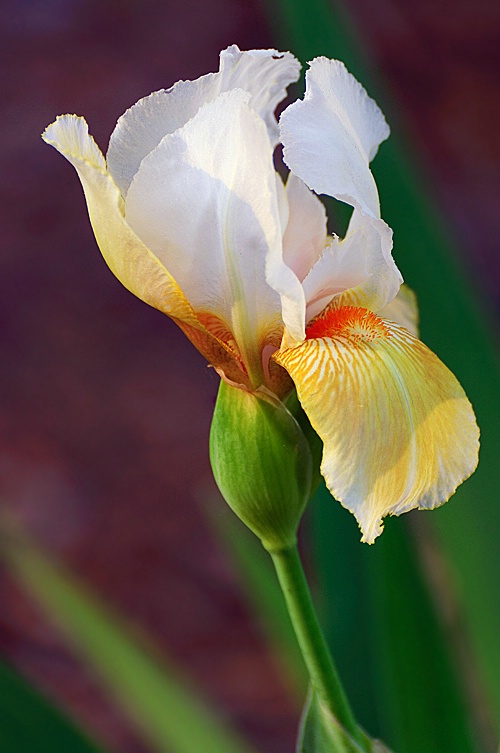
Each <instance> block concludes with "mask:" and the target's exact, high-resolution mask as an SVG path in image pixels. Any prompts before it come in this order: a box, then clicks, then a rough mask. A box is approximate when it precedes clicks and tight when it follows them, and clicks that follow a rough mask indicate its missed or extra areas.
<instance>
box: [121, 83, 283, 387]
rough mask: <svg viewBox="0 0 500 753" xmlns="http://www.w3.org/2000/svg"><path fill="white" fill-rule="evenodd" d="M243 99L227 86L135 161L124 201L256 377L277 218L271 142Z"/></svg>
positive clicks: (272, 319)
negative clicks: (227, 333)
mask: <svg viewBox="0 0 500 753" xmlns="http://www.w3.org/2000/svg"><path fill="white" fill-rule="evenodd" d="M249 98H250V95H249V94H248V92H244V91H243V90H241V89H234V90H232V91H230V92H225V93H224V94H221V95H219V97H217V99H215V100H214V101H213V102H209V103H208V104H206V105H204V106H203V107H202V108H200V110H199V111H198V113H197V114H196V115H195V117H193V118H192V119H191V120H190V121H189V122H188V123H186V125H185V126H184V127H183V128H181V129H178V130H177V131H176V132H175V133H173V134H169V135H167V136H165V137H164V139H162V141H161V142H160V144H159V145H158V146H157V147H156V149H154V150H153V151H152V152H151V153H150V154H149V155H148V156H147V157H146V158H145V159H144V160H143V161H142V163H141V166H140V168H139V171H138V172H137V174H136V176H135V178H134V180H133V182H132V184H131V186H130V189H129V192H128V194H127V198H126V202H125V207H126V218H127V222H128V223H129V224H130V225H131V227H132V228H133V229H134V231H135V232H136V233H137V235H138V236H139V237H140V238H141V239H142V240H143V241H144V243H145V244H146V245H147V246H148V248H150V249H151V250H152V251H153V253H154V254H155V256H157V257H158V258H159V259H160V261H161V262H162V264H163V265H164V266H165V268H166V269H168V270H169V272H170V273H171V274H172V276H173V277H174V278H175V280H176V281H177V282H178V284H179V286H180V287H181V289H182V290H183V292H184V294H185V296H186V298H187V299H188V300H189V302H190V303H191V305H192V307H193V308H194V309H195V311H196V312H197V313H198V314H200V313H203V315H206V314H210V315H213V316H216V317H217V318H218V319H220V320H221V321H223V322H224V323H225V324H226V326H227V328H228V330H229V331H231V332H232V333H233V336H234V339H235V341H236V343H237V344H238V347H239V349H240V351H241V352H242V353H243V352H244V359H245V362H246V364H247V366H248V367H249V368H250V369H251V370H253V371H254V372H255V376H256V378H257V377H258V372H259V365H258V362H259V360H260V357H261V356H260V354H261V351H262V346H263V342H264V340H265V337H266V335H267V333H268V332H270V331H274V330H275V329H276V327H277V326H279V324H280V321H281V303H280V298H279V296H278V294H277V293H276V291H275V290H274V289H273V288H272V287H271V286H270V285H269V284H268V282H267V281H266V268H267V264H268V260H269V258H270V257H271V258H273V257H276V258H277V259H278V260H279V258H281V223H280V217H279V207H278V197H277V189H276V173H275V170H274V166H273V162H272V149H271V144H270V141H269V137H268V134H267V130H266V127H265V125H264V122H263V121H262V119H261V118H260V117H259V116H258V115H257V114H256V113H255V111H254V110H252V109H251V108H250V106H249V104H248V101H249ZM256 386H257V385H256Z"/></svg>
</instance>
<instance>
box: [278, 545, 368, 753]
mask: <svg viewBox="0 0 500 753" xmlns="http://www.w3.org/2000/svg"><path fill="white" fill-rule="evenodd" d="M270 555H271V557H272V559H273V562H274V566H275V568H276V573H277V575H278V580H279V582H280V585H281V589H282V591H283V595H284V597H285V601H286V605H287V608H288V613H289V615H290V619H291V621H292V624H293V627H294V630H295V635H296V636H297V641H298V643H299V646H300V649H301V651H302V656H303V658H304V662H305V664H306V666H307V669H308V671H309V676H310V678H311V684H312V687H313V689H314V690H315V692H316V694H317V696H318V698H319V700H320V701H321V703H322V704H323V705H324V706H325V707H326V708H327V709H328V710H329V711H330V713H331V714H333V716H334V717H335V718H336V719H337V720H338V722H339V723H340V724H341V725H342V727H343V728H344V729H345V731H346V732H347V733H348V734H349V735H351V737H352V738H353V739H354V740H356V741H357V742H358V743H360V745H362V747H363V748H364V747H365V746H364V739H363V736H362V734H361V732H360V729H359V727H358V725H357V723H356V720H355V718H354V715H353V713H352V710H351V707H350V706H349V701H348V700H347V696H346V694H345V691H344V688H343V687H342V684H341V682H340V678H339V675H338V672H337V669H336V667H335V664H334V662H333V659H332V657H331V654H330V652H329V650H328V646H327V644H326V641H325V638H324V635H323V632H322V630H321V627H320V624H319V622H318V617H317V614H316V609H315V607H314V604H313V601H312V598H311V593H310V591H309V586H308V584H307V580H306V576H305V574H304V570H303V568H302V563H301V561H300V556H299V552H298V549H297V546H296V545H293V546H291V547H289V548H287V549H281V550H279V551H271V552H270Z"/></svg>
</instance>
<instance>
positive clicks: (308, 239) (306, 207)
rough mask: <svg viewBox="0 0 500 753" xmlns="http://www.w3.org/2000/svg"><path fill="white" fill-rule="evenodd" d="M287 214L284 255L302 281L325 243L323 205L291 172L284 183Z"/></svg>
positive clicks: (325, 231)
mask: <svg viewBox="0 0 500 753" xmlns="http://www.w3.org/2000/svg"><path fill="white" fill-rule="evenodd" d="M286 195H287V198H288V207H289V217H288V223H287V225H286V230H285V233H284V236H283V259H284V261H285V263H286V264H287V265H288V266H289V267H290V269H292V270H293V271H294V272H295V274H296V275H297V277H298V278H299V280H300V281H301V282H302V280H303V279H304V277H305V276H306V275H307V273H308V272H309V270H310V269H311V267H313V266H314V264H315V263H316V262H317V260H318V259H319V258H320V256H321V253H322V251H323V249H324V248H325V245H326V243H327V229H326V212H325V207H324V206H323V204H322V203H321V201H320V200H319V199H318V197H317V196H315V195H314V193H313V192H312V191H310V190H309V189H308V188H307V186H306V185H305V183H303V182H302V181H301V180H300V178H297V176H296V175H294V174H293V173H290V174H289V176H288V180H287V183H286Z"/></svg>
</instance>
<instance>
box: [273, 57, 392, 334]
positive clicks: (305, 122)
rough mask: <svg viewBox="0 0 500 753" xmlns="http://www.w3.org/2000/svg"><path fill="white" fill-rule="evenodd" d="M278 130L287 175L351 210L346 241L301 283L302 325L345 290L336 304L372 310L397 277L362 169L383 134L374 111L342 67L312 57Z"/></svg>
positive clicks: (387, 296) (370, 182)
mask: <svg viewBox="0 0 500 753" xmlns="http://www.w3.org/2000/svg"><path fill="white" fill-rule="evenodd" d="M280 128H281V136H282V141H283V144H284V160H285V162H286V164H287V165H288V166H289V167H290V169H291V170H292V172H293V173H295V174H296V175H298V176H299V178H301V179H302V180H303V181H304V182H305V183H306V184H307V185H308V186H309V188H311V189H313V190H314V191H316V193H324V194H328V195H329V196H333V197H335V198H336V199H339V200H340V201H344V202H346V203H348V204H350V205H351V206H352V207H354V212H353V215H352V218H351V222H350V224H349V228H348V231H347V235H346V237H345V239H344V240H342V241H339V240H336V239H335V240H334V241H333V242H331V244H330V245H329V247H327V248H326V249H325V251H324V253H323V255H322V257H321V258H320V259H319V261H318V262H317V264H316V266H315V268H313V269H312V270H311V271H310V273H309V275H308V277H307V278H306V280H305V282H304V289H305V295H306V300H307V305H308V314H307V317H308V319H310V318H311V317H312V316H315V315H317V314H319V313H320V311H321V310H322V307H324V306H326V305H327V304H328V303H329V302H330V301H331V300H332V297H334V296H335V295H339V294H340V293H343V292H345V291H347V290H348V289H349V288H350V291H349V295H348V296H347V298H346V299H345V300H344V301H343V305H345V304H346V303H351V304H353V305H356V306H363V307H366V308H369V309H372V310H374V311H377V310H379V309H380V308H382V307H384V306H385V305H387V304H388V303H389V302H390V301H391V300H392V299H393V298H394V297H395V296H396V294H397V292H398V289H399V286H400V285H401V282H402V279H403V278H402V277H401V274H400V272H399V270H398V268H397V267H396V265H395V263H394V260H393V258H392V254H391V251H392V232H391V230H390V228H389V227H388V226H387V225H386V224H385V222H383V220H381V219H380V204H379V198H378V192H377V186H376V184H375V180H374V178H373V175H372V173H371V170H370V166H369V163H370V160H371V159H373V157H374V156H375V154H376V152H377V149H378V147H379V144H380V143H381V142H382V141H383V140H384V139H386V138H387V137H388V135H389V127H388V125H387V123H386V121H385V118H384V116H383V114H382V112H381V110H380V109H379V107H378V106H377V104H376V103H375V102H374V101H373V99H371V98H370V97H369V96H368V94H367V93H366V91H365V90H364V89H363V87H362V86H361V84H360V83H359V82H358V81H356V79H355V78H354V76H352V75H351V74H350V73H349V72H348V71H347V70H346V68H345V66H344V64H343V63H340V62H339V61H338V60H327V59H326V58H316V59H315V60H313V61H312V63H311V67H310V69H309V71H308V72H307V74H306V94H305V97H304V99H303V100H300V101H298V102H294V104H292V105H290V106H289V107H288V108H287V109H286V110H285V111H284V113H283V114H282V116H281V119H280Z"/></svg>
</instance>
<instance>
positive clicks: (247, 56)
mask: <svg viewBox="0 0 500 753" xmlns="http://www.w3.org/2000/svg"><path fill="white" fill-rule="evenodd" d="M299 72H300V63H299V62H298V60H296V59H295V58H294V56H293V55H292V54H291V53H290V52H277V51H276V50H250V51H249V52H241V51H240V50H239V49H238V47H237V46H236V45H232V46H231V47H228V48H227V49H226V50H223V52H221V54H220V69H219V71H218V73H208V74H207V75H205V76H201V77H200V78H198V79H196V80H195V81H179V82H177V83H176V84H174V86H172V87H171V88H170V89H167V90H165V89H162V90H160V91H157V92H154V93H153V94H150V95H149V96H148V97H144V98H143V99H141V100H139V102H137V103H136V104H135V105H133V107H131V108H130V109H129V110H127V111H126V112H125V113H124V115H122V117H121V118H120V119H119V120H118V123H117V124H116V128H115V130H114V131H113V133H112V135H111V139H110V142H109V149H108V153H107V161H108V166H109V171H110V173H111V175H112V176H113V178H114V180H115V183H116V184H117V186H118V187H119V189H120V191H121V192H122V194H123V196H125V195H126V193H127V191H128V189H129V186H130V184H131V182H132V179H133V177H134V175H135V174H136V172H137V171H138V169H139V165H140V164H141V162H142V160H143V159H144V157H146V156H147V155H148V154H149V153H150V152H152V151H153V149H155V147H157V146H158V144H159V143H160V141H161V140H162V139H163V137H164V136H166V135H167V134H169V133H174V131H176V130H177V129H178V128H182V127H183V126H184V125H185V124H186V123H187V122H188V121H189V120H191V118H192V117H194V116H195V115H196V113H197V112H198V110H199V109H200V107H202V106H203V105H204V104H206V103H207V102H211V101H212V100H214V99H215V98H216V97H218V96H219V94H221V93H222V92H226V91H231V90H232V89H243V90H244V91H247V92H248V93H249V94H250V106H251V107H252V109H253V110H254V111H255V112H256V113H257V114H258V115H259V116H260V117H261V118H262V119H263V120H264V121H265V123H266V125H267V127H268V131H269V136H270V138H271V141H272V144H273V146H275V145H276V144H277V142H278V126H277V123H276V118H275V116H274V110H275V109H276V107H277V105H278V104H279V102H281V100H282V99H283V98H284V97H285V96H286V89H287V86H288V85H289V84H291V83H292V82H293V81H296V80H297V79H298V77H299Z"/></svg>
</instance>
